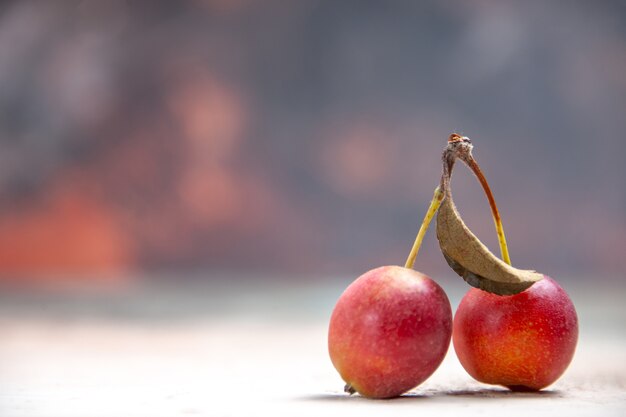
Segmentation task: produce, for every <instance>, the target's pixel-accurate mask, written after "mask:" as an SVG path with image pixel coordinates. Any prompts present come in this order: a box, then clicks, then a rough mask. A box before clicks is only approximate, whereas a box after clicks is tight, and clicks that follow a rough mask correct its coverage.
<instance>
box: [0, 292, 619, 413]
mask: <svg viewBox="0 0 626 417" xmlns="http://www.w3.org/2000/svg"><path fill="white" fill-rule="evenodd" d="M342 285H343V284H342V283H333V284H328V285H317V286H308V287H307V286H293V287H289V288H288V289H287V290H285V289H284V287H283V286H281V285H276V286H271V287H270V288H266V287H264V286H258V287H257V288H248V286H247V285H246V284H245V283H244V284H241V285H239V286H238V285H231V286H228V287H224V286H222V288H221V289H220V288H218V289H216V287H215V286H213V287H212V286H211V285H209V284H203V285H201V286H200V288H194V287H192V288H191V289H190V288H187V289H186V290H180V289H178V290H176V291H174V290H172V288H169V287H167V286H166V288H162V287H159V288H156V289H151V288H149V289H147V290H146V289H145V288H143V287H142V288H139V289H134V290H131V291H128V290H127V289H126V290H123V291H119V290H114V291H110V292H109V293H108V294H105V295H102V293H101V292H99V293H98V294H97V295H94V294H93V293H91V292H86V293H85V292H78V293H76V292H73V293H70V294H69V295H68V294H65V293H64V294H63V295H59V294H48V293H46V294H40V293H32V292H17V293H15V292H5V294H4V295H2V296H0V340H1V342H0V384H1V386H2V390H0V415H2V416H16V417H19V416H23V417H39V416H68V417H71V416H81V417H83V416H107V417H112V416H151V417H155V416H178V415H207V416H254V415H266V414H267V415H272V416H294V415H297V416H320V415H341V416H344V417H347V416H361V417H362V416H368V415H380V412H385V413H386V414H387V413H391V415H399V416H400V415H411V416H415V415H437V416H448V415H450V416H452V415H454V416H458V415H460V413H463V415H464V416H468V415H484V414H487V413H498V412H505V413H506V414H507V417H508V416H515V415H520V416H521V415H524V416H528V415H532V413H541V414H543V415H568V416H595V415H598V416H600V415H601V416H624V415H626V331H625V328H624V319H625V318H626V308H624V306H623V304H622V302H621V300H623V299H624V298H623V296H624V295H626V291H624V290H623V289H620V288H618V289H615V288H606V289H604V290H597V289H594V290H593V291H592V290H590V289H589V288H582V287H581V288H575V289H574V291H570V294H571V295H572V298H573V299H574V302H575V304H576V306H577V309H578V313H579V317H580V323H581V327H580V340H579V344H578V349H577V352H576V356H575V358H574V360H573V362H572V364H571V366H570V367H569V369H568V370H567V372H566V373H565V375H564V376H563V377H562V378H561V379H560V380H559V381H557V382H556V383H555V384H554V385H552V386H550V387H549V388H548V389H546V390H544V391H542V392H539V393H511V392H509V391H507V390H505V389H503V388H499V387H493V386H488V385H484V384H480V383H478V382H475V381H473V380H472V379H471V378H470V377H469V376H468V375H467V373H465V371H464V370H463V368H462V367H461V365H460V364H459V362H458V360H457V358H456V356H455V354H454V351H453V349H450V351H449V352H448V355H447V357H446V359H445V360H444V362H443V364H442V366H441V367H440V368H439V369H438V370H437V372H435V374H434V375H433V376H432V377H431V378H429V379H428V380H427V381H426V382H425V383H423V384H422V385H421V386H419V387H417V388H416V389H414V390H413V391H411V392H409V393H408V394H407V395H405V396H403V397H401V398H397V399H393V400H368V399H364V398H361V397H359V396H358V395H356V396H352V397H350V396H348V395H346V394H344V393H343V392H342V388H343V383H342V381H341V380H340V378H339V376H338V374H337V373H336V372H335V370H334V368H333V367H332V364H331V363H330V360H329V359H328V355H327V350H326V324H327V316H328V314H330V311H331V310H332V304H333V303H334V301H335V300H336V298H337V296H338V295H339V294H340V288H341V286H342ZM459 297H460V294H454V295H453V296H452V297H451V301H452V304H453V306H454V305H457V303H458V299H459ZM259 300H261V301H259ZM503 406H506V409H503V408H502V407H503ZM556 411H558V414H555V412H556ZM418 413H419V414H418ZM424 413H425V414H424Z"/></svg>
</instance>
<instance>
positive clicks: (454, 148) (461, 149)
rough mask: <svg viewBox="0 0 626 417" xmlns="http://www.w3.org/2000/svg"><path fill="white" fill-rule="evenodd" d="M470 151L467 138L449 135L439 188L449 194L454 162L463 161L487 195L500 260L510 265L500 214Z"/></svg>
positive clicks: (469, 142)
mask: <svg viewBox="0 0 626 417" xmlns="http://www.w3.org/2000/svg"><path fill="white" fill-rule="evenodd" d="M472 149H473V146H472V142H471V141H470V140H469V138H467V137H464V136H460V135H458V134H456V133H453V134H451V135H450V138H449V139H448V146H447V147H446V149H445V150H444V152H443V155H442V161H443V174H442V175H441V184H440V188H441V189H443V192H444V193H445V195H446V196H448V195H449V194H450V177H451V176H452V168H453V167H454V162H455V161H456V159H457V158H458V159H460V160H461V161H463V162H464V163H465V164H466V165H467V166H468V168H469V169H470V170H471V171H472V172H473V173H474V175H475V176H476V178H478V181H479V182H480V185H482V187H483V190H484V191H485V194H486V195H487V200H489V207H491V216H492V217H493V222H494V224H495V226H496V233H497V234H498V243H499V244H500V253H501V254H502V260H503V261H504V262H506V263H507V264H509V265H511V258H510V256H509V247H508V246H507V244H506V237H505V235H504V228H503V227H502V220H501V219H500V212H499V211H498V206H497V205H496V200H495V199H494V198H493V193H492V192H491V188H489V184H488V183H487V179H486V178H485V176H484V175H483V172H482V170H481V169H480V167H479V166H478V162H476V160H475V159H474V157H473V156H472Z"/></svg>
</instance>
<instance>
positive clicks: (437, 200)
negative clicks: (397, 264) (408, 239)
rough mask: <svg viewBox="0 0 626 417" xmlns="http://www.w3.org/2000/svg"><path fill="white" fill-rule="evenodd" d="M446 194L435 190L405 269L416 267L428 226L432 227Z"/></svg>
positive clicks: (439, 189)
mask: <svg viewBox="0 0 626 417" xmlns="http://www.w3.org/2000/svg"><path fill="white" fill-rule="evenodd" d="M443 197H444V193H443V191H441V188H440V187H437V188H435V192H434V193H433V199H432V200H430V206H429V207H428V211H427V212H426V215H425V216H424V220H422V224H421V226H420V230H419V231H418V232H417V236H416V237H415V242H414V243H413V247H412V248H411V252H410V253H409V257H408V258H407V260H406V263H405V264H404V267H405V268H411V269H412V268H413V265H415V258H416V257H417V253H418V252H419V250H420V247H421V246H422V241H423V240H424V236H425V235H426V231H427V230H428V226H430V222H431V221H432V219H433V217H435V213H437V210H438V209H439V206H440V205H441V202H442V201H443Z"/></svg>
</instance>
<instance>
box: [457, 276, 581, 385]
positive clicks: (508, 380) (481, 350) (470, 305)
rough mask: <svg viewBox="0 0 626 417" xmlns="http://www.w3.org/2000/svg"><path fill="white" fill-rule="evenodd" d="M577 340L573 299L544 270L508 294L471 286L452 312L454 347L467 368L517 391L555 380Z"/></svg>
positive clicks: (480, 377)
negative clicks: (518, 290) (538, 278)
mask: <svg viewBox="0 0 626 417" xmlns="http://www.w3.org/2000/svg"><path fill="white" fill-rule="evenodd" d="M577 341H578V318H577V315H576V310H575V309H574V305H573V304H572V301H571V300H570V298H569V297H568V295H567V294H566V293H565V291H564V290H563V289H562V288H561V287H560V286H559V285H558V284H557V283H556V282H555V281H554V280H553V279H552V278H550V277H547V276H545V277H544V278H543V279H542V280H541V281H539V282H537V283H535V284H533V285H532V286H531V287H530V288H528V289H527V290H525V291H523V292H521V293H519V294H516V295H511V296H500V295H495V294H491V293H488V292H485V291H481V290H478V289H475V288H473V289H471V290H470V291H469V292H468V293H467V294H466V295H465V297H463V300H461V304H460V305H459V308H458V309H457V312H456V314H455V317H454V330H453V344H454V350H455V351H456V354H457V356H458V358H459V360H460V361H461V364H462V365H463V367H464V368H465V370H466V371H467V372H468V373H469V374H470V375H471V376H472V377H474V378H475V379H477V380H478V381H480V382H484V383H487V384H496V385H504V386H506V387H508V388H510V389H511V390H516V391H527V390H532V391H534V390H540V389H542V388H545V387H547V386H548V385H550V384H552V383H553V382H554V381H556V380H557V379H558V378H559V377H560V376H561V375H562V374H563V372H565V369H566V368H567V366H568V365H569V363H570V362H571V360H572V357H573V356H574V351H575V349H576V343H577Z"/></svg>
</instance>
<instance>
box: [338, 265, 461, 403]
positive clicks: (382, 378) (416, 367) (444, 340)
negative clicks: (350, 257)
mask: <svg viewBox="0 0 626 417" xmlns="http://www.w3.org/2000/svg"><path fill="white" fill-rule="evenodd" d="M451 336H452V311H451V308H450V301H449V300H448V297H447V296H446V294H445V292H444V291H443V290H442V289H441V287H440V286H439V285H438V284H437V283H436V282H435V281H433V280H432V279H431V278H429V277H427V276H426V275H424V274H422V273H420V272H417V271H415V270H413V269H408V268H403V267H400V266H383V267H380V268H376V269H372V270H370V271H368V272H366V273H365V274H363V275H361V276H360V277H359V278H357V279H356V280H355V281H354V282H353V283H352V284H351V285H350V286H349V287H348V288H347V289H346V290H345V291H344V293H343V294H342V295H341V297H340V298H339V301H338V302H337V305H336V306H335V309H334V311H333V313H332V316H331V320H330V326H329V331H328V349H329V353H330V358H331V360H332V363H333V365H334V366H335V368H336V369H337V371H339V374H340V375H341V377H342V378H343V380H344V381H345V382H346V383H347V385H346V390H347V391H349V392H354V391H357V392H359V393H360V394H361V395H363V396H365V397H370V398H391V397H397V396H399V395H401V394H402V393H404V392H406V391H408V390H410V389H412V388H414V387H416V386H417V385H419V384H420V383H422V382H423V381H424V380H426V379H427V378H428V377H429V376H430V375H431V374H432V373H433V372H434V371H435V370H436V369H437V367H439V365H440V364H441V362H442V360H443V358H444V356H445V354H446V352H447V351H448V347H449V345H450V338H451Z"/></svg>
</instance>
